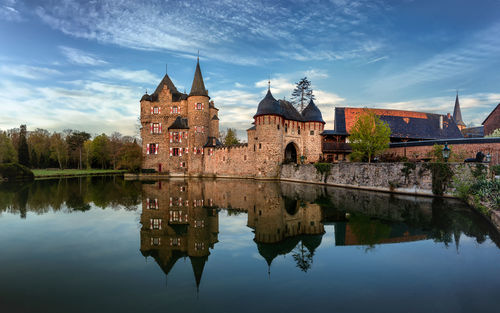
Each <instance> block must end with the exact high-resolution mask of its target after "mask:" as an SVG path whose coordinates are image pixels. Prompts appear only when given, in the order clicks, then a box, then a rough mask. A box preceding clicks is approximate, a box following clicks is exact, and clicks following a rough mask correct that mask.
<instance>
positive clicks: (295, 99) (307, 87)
mask: <svg viewBox="0 0 500 313" xmlns="http://www.w3.org/2000/svg"><path fill="white" fill-rule="evenodd" d="M314 99H315V98H314V95H313V90H312V88H311V82H310V81H309V80H308V79H307V77H304V78H302V79H301V80H300V81H299V82H298V83H296V86H295V89H294V90H293V92H292V97H291V101H292V103H293V104H294V105H295V106H296V107H297V109H298V110H299V111H300V112H302V110H304V107H305V105H306V104H307V102H309V101H310V100H314Z"/></svg>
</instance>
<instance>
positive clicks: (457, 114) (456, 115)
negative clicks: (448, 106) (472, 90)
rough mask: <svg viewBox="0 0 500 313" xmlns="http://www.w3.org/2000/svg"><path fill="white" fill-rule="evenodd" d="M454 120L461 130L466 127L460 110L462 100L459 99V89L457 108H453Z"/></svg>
mask: <svg viewBox="0 0 500 313" xmlns="http://www.w3.org/2000/svg"><path fill="white" fill-rule="evenodd" d="M453 120H454V121H455V124H457V126H458V128H459V129H460V130H461V129H462V128H465V123H464V121H463V120H462V111H461V110H460V102H459V101H458V91H457V97H456V98H455V108H454V109H453Z"/></svg>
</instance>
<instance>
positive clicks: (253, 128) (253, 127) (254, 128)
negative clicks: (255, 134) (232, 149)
mask: <svg viewBox="0 0 500 313" xmlns="http://www.w3.org/2000/svg"><path fill="white" fill-rule="evenodd" d="M256 129H257V128H256V127H255V125H253V126H252V127H250V128H249V129H247V131H249V130H256Z"/></svg>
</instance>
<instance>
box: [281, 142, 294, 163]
mask: <svg viewBox="0 0 500 313" xmlns="http://www.w3.org/2000/svg"><path fill="white" fill-rule="evenodd" d="M283 163H297V149H296V148H295V145H294V144H293V142H290V143H289V144H288V145H287V146H286V148H285V159H284V161H283Z"/></svg>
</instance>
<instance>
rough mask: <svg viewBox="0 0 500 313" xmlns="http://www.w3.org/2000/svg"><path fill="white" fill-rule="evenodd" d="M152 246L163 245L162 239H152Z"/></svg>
mask: <svg viewBox="0 0 500 313" xmlns="http://www.w3.org/2000/svg"><path fill="white" fill-rule="evenodd" d="M151 245H152V246H159V245H161V238H160V237H153V238H151Z"/></svg>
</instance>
